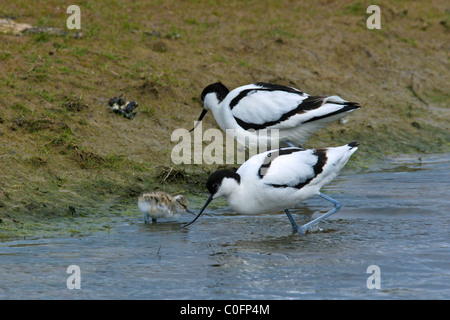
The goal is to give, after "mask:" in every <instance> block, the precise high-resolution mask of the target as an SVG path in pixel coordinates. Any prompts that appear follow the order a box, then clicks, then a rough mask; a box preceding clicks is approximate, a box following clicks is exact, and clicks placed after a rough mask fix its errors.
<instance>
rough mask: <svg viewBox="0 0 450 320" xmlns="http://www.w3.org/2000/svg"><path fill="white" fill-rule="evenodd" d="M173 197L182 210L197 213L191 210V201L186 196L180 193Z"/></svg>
mask: <svg viewBox="0 0 450 320" xmlns="http://www.w3.org/2000/svg"><path fill="white" fill-rule="evenodd" d="M173 199H174V200H175V203H176V204H177V207H178V209H179V210H180V211H186V212H188V213H190V214H193V215H195V213H194V212H192V211H191V210H189V201H188V199H187V198H186V197H185V196H183V195H178V196H175V197H173Z"/></svg>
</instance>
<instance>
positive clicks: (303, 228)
mask: <svg viewBox="0 0 450 320" xmlns="http://www.w3.org/2000/svg"><path fill="white" fill-rule="evenodd" d="M319 196H321V197H322V198H324V199H325V200H328V201H330V202H331V203H332V204H334V208H333V209H331V210H330V211H328V212H327V213H325V214H323V215H321V216H320V217H318V218H316V219H314V220H313V221H310V222H308V223H306V224H304V225H302V226H301V227H299V226H298V225H297V223H296V222H295V220H294V218H293V217H292V215H291V213H290V212H289V210H287V209H286V210H284V212H285V213H286V215H287V216H288V218H289V221H290V222H291V224H292V228H294V232H296V231H297V232H298V233H299V234H305V233H306V231H307V230H308V229H309V228H311V227H312V226H315V225H316V224H318V223H319V222H320V221H323V220H325V219H326V218H328V217H329V216H331V215H332V214H335V213H336V212H338V211H339V210H340V209H341V206H342V205H341V203H340V202H339V201H337V200H334V199H333V198H331V197H329V196H327V195H325V194H323V193H319Z"/></svg>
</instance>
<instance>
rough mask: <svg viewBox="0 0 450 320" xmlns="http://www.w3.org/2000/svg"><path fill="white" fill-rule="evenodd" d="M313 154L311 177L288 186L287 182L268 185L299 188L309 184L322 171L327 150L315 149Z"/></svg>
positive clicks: (326, 158) (325, 161)
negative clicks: (315, 159)
mask: <svg viewBox="0 0 450 320" xmlns="http://www.w3.org/2000/svg"><path fill="white" fill-rule="evenodd" d="M313 154H314V155H315V156H317V162H316V164H315V165H314V166H313V170H314V175H313V176H312V177H311V178H308V179H306V180H305V181H304V182H300V183H298V184H296V185H294V186H290V185H287V184H269V186H271V187H274V188H295V189H301V188H303V187H304V186H306V185H307V184H309V183H310V182H311V181H312V180H313V179H315V178H316V177H317V176H318V175H319V174H321V173H322V172H323V168H324V166H325V164H326V163H327V160H328V157H327V150H326V149H316V150H314V153H313Z"/></svg>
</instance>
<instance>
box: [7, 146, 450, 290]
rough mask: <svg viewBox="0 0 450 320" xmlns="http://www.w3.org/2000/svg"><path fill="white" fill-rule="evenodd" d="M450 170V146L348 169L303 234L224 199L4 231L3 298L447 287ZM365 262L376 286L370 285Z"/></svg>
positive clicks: (314, 209)
mask: <svg viewBox="0 0 450 320" xmlns="http://www.w3.org/2000/svg"><path fill="white" fill-rule="evenodd" d="M449 181H450V155H435V156H428V157H426V158H422V160H421V161H419V160H417V157H416V158H409V159H408V158H405V159H396V160H392V161H389V162H386V163H383V164H381V165H380V167H379V169H377V170H372V171H371V172H368V173H361V174H351V172H349V171H346V172H344V173H343V174H342V175H341V176H340V177H339V178H338V179H336V180H335V181H334V182H333V183H332V184H330V185H329V186H327V187H326V188H324V190H323V192H324V193H326V194H328V195H331V196H333V197H334V198H336V199H337V200H339V201H341V202H342V204H343V207H342V209H341V211H340V212H339V213H338V214H336V215H335V216H333V217H331V218H330V219H329V220H328V221H325V222H324V223H322V224H320V229H317V230H315V231H313V232H312V233H309V234H307V235H305V236H298V235H294V234H292V233H291V226H290V223H289V221H288V219H287V217H286V216H285V214H284V213H278V214H265V215H260V216H246V215H237V214H234V213H233V212H231V210H230V209H228V208H226V207H224V208H223V209H220V210H215V211H214V210H210V211H209V212H208V214H206V215H204V216H202V217H201V218H200V219H199V220H198V222H196V223H195V224H194V225H192V226H191V227H189V228H186V229H182V230H179V227H180V226H181V225H182V224H181V223H180V222H167V223H158V224H156V225H144V223H143V222H142V218H141V216H140V214H136V218H135V219H130V218H127V219H124V221H123V223H119V226H116V227H113V228H112V230H111V232H110V233H102V232H99V233H95V234H93V235H89V236H84V237H66V238H50V239H37V240H16V241H9V242H0V298H1V299H449V298H450V248H449V226H450V215H449V208H450V200H449V199H450V192H449V191H450V188H449ZM205 199H206V195H205ZM213 203H214V202H213ZM329 209H331V204H329V203H327V202H326V201H324V200H323V199H321V198H319V197H315V198H313V199H310V200H308V201H306V203H305V206H304V207H301V208H299V209H297V210H293V211H292V212H293V213H295V215H294V216H295V218H296V220H297V222H298V223H305V222H307V221H309V220H310V219H311V218H312V217H313V216H314V217H316V216H317V215H318V214H319V213H321V212H325V211H327V210H329ZM189 219H191V216H188V217H186V218H185V219H184V221H185V222H186V221H189ZM70 265H77V266H78V267H79V268H80V273H81V277H80V285H81V288H80V289H73V290H69V289H68V288H67V284H66V281H67V279H68V277H69V276H70V275H71V274H68V273H66V271H67V267H68V266H70ZM372 265H376V266H378V267H379V271H380V273H379V278H378V279H379V280H380V282H379V284H380V286H381V288H380V289H376V288H375V289H369V288H368V287H367V280H368V278H369V277H370V276H372V273H367V269H368V267H369V266H372ZM369 283H370V284H375V283H378V282H373V281H369Z"/></svg>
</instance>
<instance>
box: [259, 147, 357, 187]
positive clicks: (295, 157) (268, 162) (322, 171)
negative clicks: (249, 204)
mask: <svg viewBox="0 0 450 320" xmlns="http://www.w3.org/2000/svg"><path fill="white" fill-rule="evenodd" d="M356 146H357V144H356V143H349V144H347V145H344V146H341V147H335V148H326V149H307V150H305V149H301V148H280V149H279V150H272V151H270V152H267V153H266V155H265V157H266V158H265V159H264V160H263V164H262V165H261V166H260V168H259V171H258V175H259V177H260V178H261V179H262V182H263V183H264V184H266V185H268V186H271V187H275V188H295V189H301V188H303V187H304V186H306V185H308V184H315V183H319V184H324V183H325V182H328V181H330V180H332V179H334V178H335V177H336V175H337V174H338V173H339V171H340V170H341V169H342V168H343V167H344V165H345V164H346V163H347V161H348V159H349V158H350V156H351V155H352V154H353V153H354V152H355V151H356V150H357V149H358V148H356Z"/></svg>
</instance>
